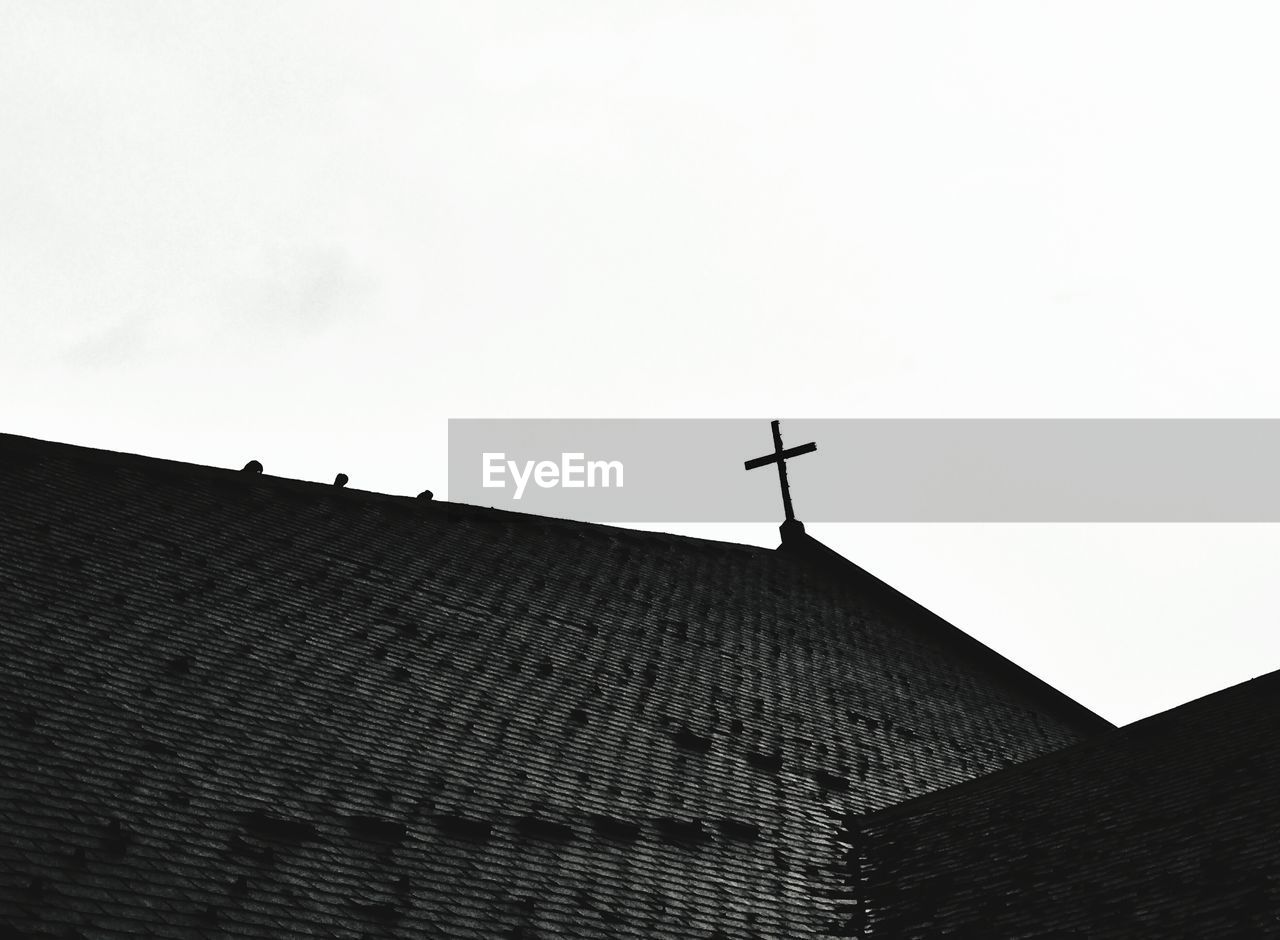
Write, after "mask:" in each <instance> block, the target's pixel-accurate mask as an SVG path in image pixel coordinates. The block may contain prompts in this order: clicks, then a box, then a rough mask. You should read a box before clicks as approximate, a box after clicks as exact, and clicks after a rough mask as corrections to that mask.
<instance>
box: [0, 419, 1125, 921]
mask: <svg viewBox="0 0 1280 940" xmlns="http://www.w3.org/2000/svg"><path fill="white" fill-rule="evenodd" d="M810 541H811V540H810ZM816 545H817V543H813V544H810V542H809V541H796V542H793V543H792V544H791V545H790V547H789V548H788V549H787V550H783V551H775V550H769V549H762V548H755V547H749V546H742V545H732V544H725V543H718V542H710V541H706V540H700V539H693V538H686V537H679V536H672V535H663V534H656V533H647V532H636V531H631V530H625V529H617V528H612V527H608V526H599V525H587V524H579V523H572V522H565V521H561V520H552V519H545V518H538V517H533V516H524V515H519V514H514V513H507V512H499V511H495V510H489V509H482V508H478V507H467V506H459V505H454V504H448V503H440V502H433V501H428V500H422V499H411V498H401V497H390V496H382V495H378V494H370V493H364V492H360V491H358V490H355V489H352V488H350V487H346V488H337V487H334V486H325V485H319V484H310V483H301V482H298V481H290V480H280V479H275V478H271V477H268V476H266V475H264V474H261V473H253V472H241V471H232V470H219V469H214V468H208V467H196V466H192V465H188V464H180V463H175V462H171V461H162V460H154V459H150V458H143V457H135V456H129V455H121V454H113V453H108V452H102V451H93V450H88V449H85V448H77V447H71V446H68V445H61V444H51V443H46V442H40V441H32V440H29V439H25V438H17V437H10V436H3V437H0V766H3V767H4V768H5V770H4V772H3V773H0V833H2V834H0V927H2V926H6V925H7V926H8V928H9V929H10V931H11V932H18V933H19V935H34V936H42V935H51V936H83V937H116V936H134V935H139V934H150V935H162V936H171V937H197V936H201V937H205V936H208V937H214V936H217V937H224V936H225V937H250V936H261V937H266V936H270V937H313V936H339V937H362V936H369V937H383V936H388V937H395V936H405V937H410V936H412V937H421V936H448V937H476V938H481V937H483V938H492V937H512V938H517V937H519V938H531V937H560V936H573V937H605V936H608V937H637V938H640V937H652V938H657V940H662V938H680V940H689V938H713V937H718V938H727V937H733V938H735V940H736V938H751V937H755V938H760V940H772V938H784V937H788V938H789V937H802V936H819V935H822V934H823V933H825V932H826V931H827V930H829V929H836V928H838V925H839V924H840V923H841V922H842V920H841V918H842V917H843V916H844V915H843V910H844V906H845V905H846V896H847V890H846V888H845V885H844V884H843V880H842V870H841V865H842V854H841V850H840V846H839V843H838V840H837V835H838V833H839V832H840V830H841V826H842V825H843V820H845V819H846V818H847V817H849V816H850V815H851V814H862V813H866V812H871V811H875V810H878V809H881V808H883V807H886V806H890V805H893V804H895V803H898V802H901V801H902V800H904V799H909V798H911V797H913V796H918V795H920V794H923V793H926V792H928V791H931V790H935V789H938V788H941V787H945V786H948V785H952V784H957V783H961V782H963V781H965V780H968V779H971V778H974V777H977V776H981V775H984V774H989V773H991V772H993V771H997V770H1000V769H1001V768H1004V767H1008V766H1012V765H1015V764H1018V763H1021V762H1023V761H1026V760H1029V759H1031V758H1034V757H1036V756H1038V755H1041V754H1045V753H1048V752H1051V751H1055V750H1058V749H1060V748H1063V747H1066V746H1068V745H1071V744H1073V743H1075V742H1078V741H1081V740H1084V739H1087V738H1089V737H1091V736H1094V735H1097V734H1099V733H1105V732H1106V730H1107V729H1108V728H1109V727H1110V726H1109V725H1108V724H1107V723H1106V722H1105V721H1103V720H1102V719H1100V718H1098V717H1097V716H1096V715H1093V714H1092V713H1090V712H1088V710H1087V709H1084V708H1082V707H1081V706H1079V705H1078V704H1076V703H1074V702H1072V701H1070V700H1069V699H1067V698H1066V697H1065V696H1062V695H1061V694H1060V693H1057V692H1054V691H1053V690H1052V689H1050V688H1049V687H1048V686H1046V685H1045V684H1044V683H1041V682H1039V680H1036V679H1034V678H1033V677H1030V676H1028V675H1027V674H1026V673H1023V672H1022V671H1021V670H1017V669H1016V667H1012V666H1011V664H1009V663H1008V662H1007V661H1006V660H1004V659H1003V658H1001V657H999V656H997V655H996V654H994V653H992V652H991V651H990V650H987V649H986V648H985V647H983V646H981V644H978V643H976V642H975V641H972V640H969V639H967V638H965V637H964V636H963V635H962V634H960V633H959V631H957V630H955V628H953V627H950V626H949V625H947V624H945V623H944V622H943V621H941V620H940V619H939V618H936V617H934V616H933V615H931V614H928V612H927V611H923V609H922V608H918V607H915V606H912V605H910V604H909V603H908V602H905V599H903V598H902V597H901V595H897V594H896V592H892V590H891V589H889V588H887V586H884V585H881V584H880V583H879V582H877V581H875V580H874V579H870V580H868V578H869V577H870V576H866V577H862V576H861V575H858V574H857V572H854V573H853V574H850V571H849V570H846V569H843V568H841V567H840V566H839V565H838V564H831V563H828V562H830V559H827V560H826V561H824V560H822V559H821V558H819V557H818V555H819V554H821V552H820V546H819V547H815V546H816ZM859 570H860V569H859ZM864 574H865V573H864ZM0 932H2V931H0Z"/></svg>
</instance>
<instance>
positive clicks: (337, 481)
mask: <svg viewBox="0 0 1280 940" xmlns="http://www.w3.org/2000/svg"><path fill="white" fill-rule="evenodd" d="M350 479H351V478H350V477H349V476H347V475H346V474H345V473H339V474H338V475H337V476H336V477H334V478H333V485H334V486H346V485H347V481H348V480H350Z"/></svg>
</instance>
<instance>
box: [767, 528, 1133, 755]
mask: <svg viewBox="0 0 1280 940" xmlns="http://www.w3.org/2000/svg"><path fill="white" fill-rule="evenodd" d="M782 533H783V537H782V545H781V546H780V547H779V551H781V552H783V553H784V554H788V555H790V556H791V557H793V558H798V559H800V560H802V561H805V562H807V563H809V564H811V565H814V566H815V567H821V568H825V569H826V570H827V571H828V572H830V573H831V574H833V575H835V576H836V577H838V578H840V579H841V580H843V581H845V582H846V583H853V584H854V585H855V586H856V588H857V589H858V590H859V591H861V592H863V593H869V594H872V595H874V596H878V597H880V598H881V599H882V600H884V601H886V602H887V603H889V604H894V605H899V606H903V607H905V608H906V612H907V613H908V614H909V615H910V616H909V617H908V618H907V621H908V622H922V623H923V624H927V625H928V626H929V627H931V628H932V631H933V632H934V635H936V636H937V637H939V638H940V639H942V640H943V641H944V642H948V643H951V644H954V645H955V646H957V647H958V648H960V649H961V650H963V651H965V652H968V653H970V654H971V655H976V656H977V657H979V658H980V659H982V660H983V661H985V662H986V663H987V664H988V665H990V666H993V667H994V668H995V669H996V670H997V671H998V672H1000V673H1002V674H1003V676H1004V678H1006V679H1008V680H1011V681H1012V682H1013V683H1014V684H1015V685H1017V686H1021V687H1022V688H1023V689H1024V690H1026V691H1027V692H1028V693H1029V694H1030V695H1031V696H1032V697H1034V698H1037V699H1044V700H1047V701H1048V702H1049V703H1051V704H1052V705H1053V706H1054V707H1056V708H1058V709H1062V710H1065V711H1066V712H1067V713H1068V714H1069V715H1070V717H1071V718H1072V719H1073V720H1075V721H1076V722H1077V723H1079V724H1080V725H1081V726H1082V727H1083V729H1084V730H1086V731H1089V732H1092V733H1105V732H1108V731H1111V730H1113V729H1114V728H1115V725H1114V724H1112V723H1111V722H1110V721H1108V720H1107V719H1105V718H1103V717H1102V716H1101V715H1099V714H1098V713H1097V712H1095V711H1093V710H1092V709H1090V708H1088V707H1086V706H1084V705H1082V704H1080V703H1079V702H1077V701H1076V700H1075V699H1073V698H1072V697H1071V696H1069V695H1067V694H1066V693H1065V692H1063V691H1062V690H1060V689H1058V688H1056V687H1055V686H1053V685H1051V684H1050V683H1048V682H1046V681H1045V680H1043V679H1041V678H1040V677H1039V676H1037V675H1035V674H1034V673H1032V672H1030V671H1029V670H1027V669H1025V668H1023V667H1022V666H1019V665H1018V664H1017V663H1015V662H1014V661H1013V660H1011V659H1009V658H1008V657H1007V656H1005V655H1003V654H1002V653H999V652H997V651H996V650H994V649H992V648H991V647H989V646H987V644H985V643H983V642H982V641H981V640H979V639H977V638H976V637H974V636H973V635H971V634H969V633H966V632H965V631H964V630H961V629H960V628H959V627H957V626H956V625H955V624H953V623H951V622H950V621H949V620H947V619H946V618H944V617H942V616H941V615H939V614H936V613H934V612H933V611H932V610H930V609H929V608H928V607H925V606H924V605H923V604H921V603H920V602H919V601H917V600H915V599H913V598H911V597H910V596H908V595H906V594H904V593H902V592H901V591H899V590H898V589H897V588H895V587H894V586H893V585H891V584H889V583H888V582H887V581H883V580H881V579H880V578H878V577H876V576H875V575H874V574H872V573H871V572H870V571H868V570H867V569H865V568H863V567H862V566H861V565H859V564H857V563H855V562H852V561H850V560H849V559H848V558H845V557H844V556H843V555H841V554H840V553H839V552H837V551H836V550H835V549H833V548H831V547H830V546H828V545H825V544H823V543H822V542H820V541H818V540H817V539H815V538H814V537H813V536H812V535H808V534H807V533H805V532H804V531H803V529H796V528H792V529H791V530H788V528H787V526H785V525H784V526H783V527H782Z"/></svg>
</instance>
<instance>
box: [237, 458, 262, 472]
mask: <svg viewBox="0 0 1280 940" xmlns="http://www.w3.org/2000/svg"><path fill="white" fill-rule="evenodd" d="M240 472H241V473H261V472H262V464H261V463H259V462H258V461H256V460H250V461H249V462H248V463H247V464H245V465H244V466H243V467H241V468H240Z"/></svg>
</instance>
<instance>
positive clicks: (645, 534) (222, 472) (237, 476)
mask: <svg viewBox="0 0 1280 940" xmlns="http://www.w3.org/2000/svg"><path fill="white" fill-rule="evenodd" d="M5 452H18V453H30V454H45V453H55V454H61V455H63V456H66V457H69V458H71V459H76V460H85V461H89V462H92V463H98V464H103V465H107V466H120V467H131V468H136V469H140V470H144V471H148V472H161V473H165V474H169V475H182V476H188V477H193V478H198V477H204V478H208V479H215V480H218V481H219V482H229V481H233V480H234V481H242V482H244V483H245V484H247V485H259V486H260V485H267V486H271V487H274V488H276V489H279V490H283V491H286V492H292V493H294V494H307V495H311V494H315V495H321V494H324V495H329V496H334V495H338V494H341V497H342V498H344V499H345V498H355V499H360V500H364V501H367V502H379V501H385V502H386V503H387V504H389V505H397V506H399V507H400V508H402V509H413V510H415V511H418V510H425V511H427V512H432V513H438V514H441V515H445V516H455V517H460V518H473V519H478V520H486V521H487V520H489V519H493V520H506V521H510V522H513V523H515V524H523V525H536V526H552V527H555V528H568V529H576V530H587V531H590V532H594V533H597V534H601V535H606V534H607V535H610V536H620V535H625V537H627V538H633V539H641V540H644V539H652V540H655V541H670V540H677V541H679V542H684V543H695V544H702V545H706V546H715V547H717V548H719V549H722V550H723V549H733V550H738V551H743V550H745V551H747V552H750V553H752V554H762V555H769V554H773V552H774V551H775V549H773V548H766V547H764V546H760V545H748V544H746V543H743V542H725V541H721V540H719V539H707V538H701V537H699V536H694V535H681V534H679V533H675V532H658V531H653V530H651V529H632V528H628V527H626V526H623V525H614V524H609V523H603V522H584V521H581V520H578V519H566V518H561V517H558V516H540V515H537V514H534V513H526V512H519V511H517V510H512V509H499V508H497V507H494V506H478V505H474V504H471V503H455V502H450V501H449V500H443V499H423V498H420V497H416V496H405V495H400V494H396V493H381V492H378V491H376V490H362V489H360V488H359V487H353V486H350V485H347V486H341V487H338V486H334V485H333V484H332V483H321V482H318V481H312V480H299V479H295V478H293V477H283V476H275V475H272V474H269V473H265V472H255V473H252V474H248V473H244V472H243V471H241V470H237V469H233V468H230V467H215V466H211V465H208V464H200V463H191V462H189V461H185V460H176V459H174V458H171V457H154V456H150V455H146V454H135V453H130V452H128V451H115V450H107V449H106V448H99V447H89V446H87V445H84V444H69V443H66V442H63V441H49V440H44V439H42V438H35V437H27V436H24V435H20V434H9V433H5V432H0V454H3V453H5Z"/></svg>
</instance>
